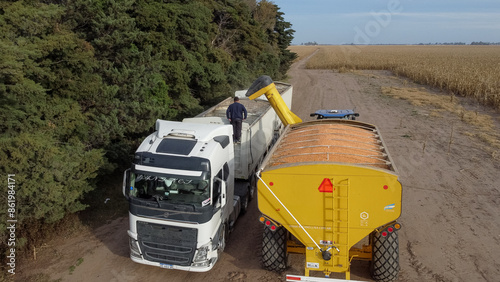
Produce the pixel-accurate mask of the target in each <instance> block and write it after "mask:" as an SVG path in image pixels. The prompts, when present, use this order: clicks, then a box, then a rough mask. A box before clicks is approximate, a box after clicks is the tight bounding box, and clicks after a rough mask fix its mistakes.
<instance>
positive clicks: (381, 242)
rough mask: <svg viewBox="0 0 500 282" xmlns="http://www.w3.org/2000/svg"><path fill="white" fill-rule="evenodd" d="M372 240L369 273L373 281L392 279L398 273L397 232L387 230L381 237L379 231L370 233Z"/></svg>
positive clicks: (394, 278) (395, 277)
mask: <svg viewBox="0 0 500 282" xmlns="http://www.w3.org/2000/svg"><path fill="white" fill-rule="evenodd" d="M370 237H371V241H372V247H373V249H372V254H373V256H372V261H371V264H370V274H371V276H372V278H373V279H374V280H375V281H384V282H385V281H394V280H396V279H397V277H398V273H399V240H398V232H388V234H387V236H386V237H383V236H382V234H381V232H373V233H372V234H370Z"/></svg>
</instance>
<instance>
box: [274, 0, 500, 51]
mask: <svg viewBox="0 0 500 282" xmlns="http://www.w3.org/2000/svg"><path fill="white" fill-rule="evenodd" d="M271 2H274V3H275V4H276V5H278V7H279V8H280V11H281V12H283V13H285V14H284V16H283V17H284V18H285V21H287V22H290V23H291V24H292V29H294V30H295V33H294V37H295V39H294V40H293V41H292V44H294V45H299V44H302V43H307V42H317V43H318V44H351V43H354V44H418V43H449V42H464V43H467V44H470V43H471V42H473V41H476V42H477V41H483V42H500V0H434V1H431V0H271Z"/></svg>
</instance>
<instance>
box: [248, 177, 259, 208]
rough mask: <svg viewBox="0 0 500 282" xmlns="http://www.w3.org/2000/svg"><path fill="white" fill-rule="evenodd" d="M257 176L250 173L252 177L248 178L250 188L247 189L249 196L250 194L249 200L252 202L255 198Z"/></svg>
mask: <svg viewBox="0 0 500 282" xmlns="http://www.w3.org/2000/svg"><path fill="white" fill-rule="evenodd" d="M257 181H258V179H257V176H256V175H255V173H252V176H251V177H250V187H248V189H249V192H250V193H249V194H250V198H249V200H250V201H251V200H253V199H254V198H255V190H256V189H255V188H256V187H257Z"/></svg>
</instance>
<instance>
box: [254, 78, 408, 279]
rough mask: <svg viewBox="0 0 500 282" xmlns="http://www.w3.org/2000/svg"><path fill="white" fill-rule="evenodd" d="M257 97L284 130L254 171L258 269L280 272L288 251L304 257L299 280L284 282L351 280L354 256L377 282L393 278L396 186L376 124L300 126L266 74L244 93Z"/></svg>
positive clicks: (349, 122) (396, 262)
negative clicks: (259, 254) (260, 229)
mask: <svg viewBox="0 0 500 282" xmlns="http://www.w3.org/2000/svg"><path fill="white" fill-rule="evenodd" d="M262 94H266V97H267V99H268V100H269V102H270V104H271V106H272V107H273V108H274V110H275V111H276V113H277V114H278V116H279V118H280V119H281V121H282V122H283V124H284V125H285V126H286V128H285V129H284V131H283V133H282V135H281V136H280V138H279V139H278V141H277V142H276V144H275V145H274V147H273V148H272V149H271V151H270V152H269V153H268V155H267V157H266V158H265V159H264V160H263V162H262V164H261V166H260V169H259V171H258V172H257V178H258V179H259V182H258V188H257V195H258V207H259V210H260V212H261V213H262V216H261V217H260V221H261V222H262V223H264V225H265V228H264V232H263V243H262V263H263V266H264V267H265V268H266V269H268V270H275V271H280V272H281V271H283V270H285V269H286V268H287V260H288V253H291V252H294V253H302V254H305V257H306V259H305V276H294V275H287V281H323V279H324V278H323V279H322V278H319V277H310V276H309V274H310V272H323V273H324V275H325V276H326V277H329V276H330V274H331V273H332V272H337V273H344V274H345V278H346V279H347V280H349V279H350V271H351V269H350V264H351V261H352V260H353V259H356V260H367V261H370V274H371V276H372V278H373V279H374V280H375V281H393V280H396V279H397V277H398V273H399V269H400V267H399V240H398V232H397V231H398V230H399V229H400V228H401V224H400V223H398V222H397V219H398V218H399V216H400V215H401V208H402V207H401V204H402V201H401V197H402V186H401V183H400V182H399V181H398V175H397V170H396V167H395V165H394V163H393V162H392V159H391V158H390V156H389V153H388V151H387V149H386V146H385V144H384V142H383V140H382V137H381V135H380V132H379V130H378V129H377V127H376V126H374V125H371V124H367V123H364V122H358V121H352V120H332V119H328V120H320V121H310V122H302V120H301V119H300V118H299V117H297V116H296V115H295V114H294V113H292V112H291V111H290V109H288V107H287V106H286V104H285V103H284V101H283V99H282V98H281V96H280V94H279V93H278V91H277V89H276V87H275V84H274V83H273V81H272V80H271V78H270V77H268V76H262V77H260V78H259V79H257V80H256V81H255V82H254V83H253V84H252V86H251V87H250V89H249V90H248V92H247V94H246V96H247V97H249V98H250V99H255V98H257V97H259V96H261V95H262ZM292 236H293V238H295V239H292ZM297 241H299V242H300V244H297V243H296V242H297ZM363 241H364V242H363ZM366 241H368V242H366ZM359 243H364V244H363V245H362V246H355V245H358V244H359ZM365 243H367V244H365ZM359 247H361V248H359ZM330 281H338V280H336V279H332V280H330Z"/></svg>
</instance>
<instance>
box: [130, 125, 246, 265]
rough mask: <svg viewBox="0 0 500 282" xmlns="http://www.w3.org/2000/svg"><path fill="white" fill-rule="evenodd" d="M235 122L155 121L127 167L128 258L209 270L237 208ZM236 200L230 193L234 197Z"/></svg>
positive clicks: (222, 243)
mask: <svg viewBox="0 0 500 282" xmlns="http://www.w3.org/2000/svg"><path fill="white" fill-rule="evenodd" d="M231 136H232V127H231V126H227V125H210V124H202V125H201V124H194V123H182V122H173V121H164V120H157V122H156V132H155V133H153V134H151V135H149V136H148V137H147V138H146V139H145V140H144V141H143V142H142V144H141V145H140V147H139V148H138V149H137V151H136V153H135V157H134V161H133V164H132V167H131V168H130V169H128V170H127V171H126V172H125V175H124V184H123V193H124V195H125V197H126V198H127V199H128V201H129V220H130V230H128V235H129V238H130V250H131V254H130V256H131V259H132V260H133V261H135V262H138V263H143V264H148V265H154V266H159V267H164V268H172V269H181V270H187V271H197V272H201V271H208V270H210V269H211V268H212V267H213V265H214V263H215V262H216V261H217V259H218V256H219V253H220V252H221V251H222V250H223V249H224V246H225V238H226V234H227V229H228V226H229V225H230V224H232V221H234V218H235V217H236V216H237V214H234V213H236V212H239V210H235V209H234V205H233V202H234V189H228V187H234V175H233V174H234V147H233V143H232V138H231ZM229 199H231V200H229Z"/></svg>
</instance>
